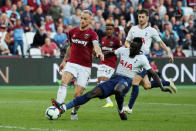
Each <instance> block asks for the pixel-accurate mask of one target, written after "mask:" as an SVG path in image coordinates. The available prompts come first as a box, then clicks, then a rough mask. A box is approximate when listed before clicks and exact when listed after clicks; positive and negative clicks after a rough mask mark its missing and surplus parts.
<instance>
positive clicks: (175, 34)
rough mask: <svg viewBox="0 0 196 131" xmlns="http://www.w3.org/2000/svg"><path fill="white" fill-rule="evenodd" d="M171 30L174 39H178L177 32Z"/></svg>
mask: <svg viewBox="0 0 196 131" xmlns="http://www.w3.org/2000/svg"><path fill="white" fill-rule="evenodd" d="M172 32H173V34H174V38H175V39H178V38H179V36H178V34H177V33H176V31H172Z"/></svg>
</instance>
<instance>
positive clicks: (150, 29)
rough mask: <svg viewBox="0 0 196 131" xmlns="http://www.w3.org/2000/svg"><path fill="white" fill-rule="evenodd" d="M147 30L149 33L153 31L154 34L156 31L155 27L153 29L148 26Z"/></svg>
mask: <svg viewBox="0 0 196 131" xmlns="http://www.w3.org/2000/svg"><path fill="white" fill-rule="evenodd" d="M146 29H147V30H149V31H152V32H155V31H156V29H155V28H154V27H151V26H148V27H147V28H146Z"/></svg>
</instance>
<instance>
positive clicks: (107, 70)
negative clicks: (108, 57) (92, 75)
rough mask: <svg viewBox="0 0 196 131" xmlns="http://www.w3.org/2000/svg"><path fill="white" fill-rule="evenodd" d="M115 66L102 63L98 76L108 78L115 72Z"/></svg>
mask: <svg viewBox="0 0 196 131" xmlns="http://www.w3.org/2000/svg"><path fill="white" fill-rule="evenodd" d="M114 71H115V70H114V68H112V67H109V66H107V65H104V64H101V65H99V67H98V70H97V77H107V78H108V79H109V78H110V77H112V75H113V74H114Z"/></svg>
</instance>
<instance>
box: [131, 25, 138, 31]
mask: <svg viewBox="0 0 196 131" xmlns="http://www.w3.org/2000/svg"><path fill="white" fill-rule="evenodd" d="M138 29H139V27H138V25H134V26H132V27H131V29H130V30H138Z"/></svg>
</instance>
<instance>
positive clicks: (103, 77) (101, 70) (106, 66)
mask: <svg viewBox="0 0 196 131" xmlns="http://www.w3.org/2000/svg"><path fill="white" fill-rule="evenodd" d="M120 46H121V42H120V40H119V39H118V37H116V36H114V23H113V22H111V21H107V22H106V36H105V37H103V38H102V39H101V48H102V52H103V53H104V52H106V51H114V50H116V49H118V48H119V47H120ZM116 66H117V57H116V56H110V57H107V58H105V59H104V61H101V62H100V64H99V67H98V71H97V77H98V84H100V83H102V82H105V81H107V80H108V79H110V77H111V76H112V75H113V74H114V71H115V69H116ZM106 102H107V103H106V104H105V105H104V106H103V107H113V102H112V101H111V99H110V97H107V98H106Z"/></svg>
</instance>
